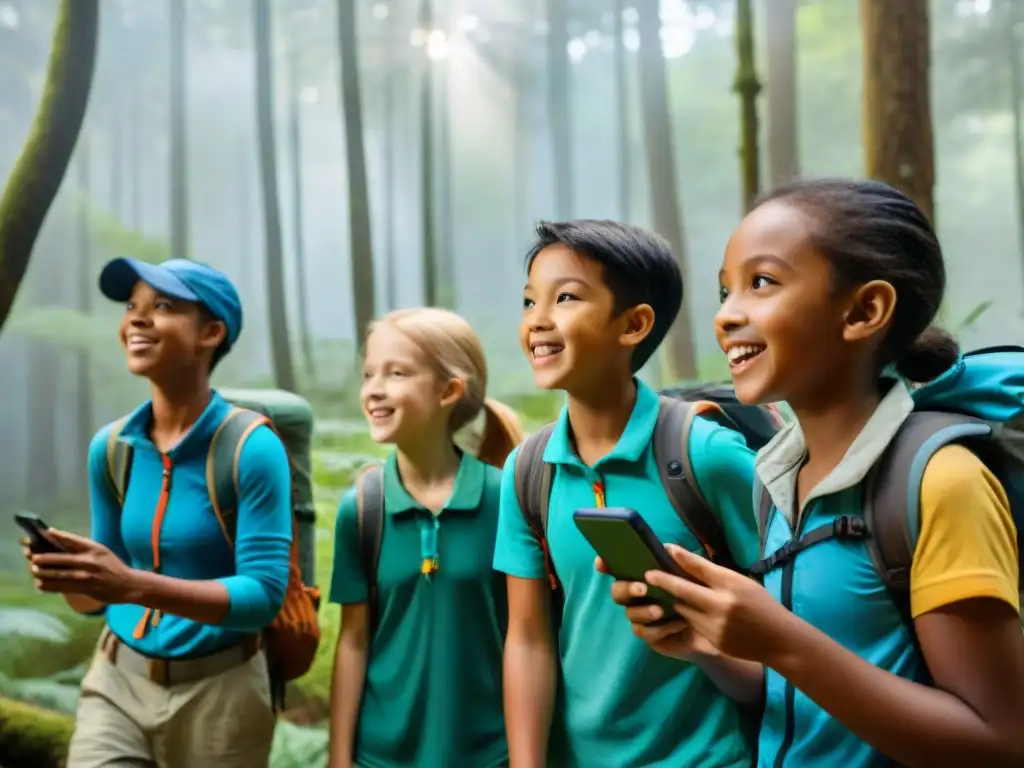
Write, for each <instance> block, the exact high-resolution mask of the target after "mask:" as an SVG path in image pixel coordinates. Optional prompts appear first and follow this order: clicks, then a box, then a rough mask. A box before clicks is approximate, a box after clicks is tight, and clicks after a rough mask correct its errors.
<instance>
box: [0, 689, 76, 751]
mask: <svg viewBox="0 0 1024 768" xmlns="http://www.w3.org/2000/svg"><path fill="white" fill-rule="evenodd" d="M74 727H75V721H74V719H73V718H71V717H68V716H67V715H62V714H60V713H59V712H52V711H50V710H46V709H41V708H39V707H33V706H31V705H29V704H22V703H21V702H17V701H11V700H10V699H4V698H0V760H2V761H3V765H5V766H7V767H8V768H63V766H64V764H65V761H66V760H67V755H68V742H69V741H71V733H72V731H73V730H74Z"/></svg>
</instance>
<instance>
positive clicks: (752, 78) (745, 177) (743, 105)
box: [733, 0, 761, 213]
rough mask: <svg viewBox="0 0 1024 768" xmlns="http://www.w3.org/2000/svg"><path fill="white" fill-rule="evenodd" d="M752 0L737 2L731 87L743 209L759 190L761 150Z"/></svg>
mask: <svg viewBox="0 0 1024 768" xmlns="http://www.w3.org/2000/svg"><path fill="white" fill-rule="evenodd" d="M751 3H752V0H737V3H736V65H737V67H736V80H735V82H734V84H733V90H734V91H735V92H736V93H737V94H738V95H739V97H740V168H741V173H740V177H741V186H742V194H743V200H742V204H743V212H744V213H746V212H747V211H749V210H750V206H751V205H753V203H754V199H755V198H756V197H757V195H758V193H759V192H760V191H761V153H760V142H759V141H758V129H757V95H758V94H759V93H760V92H761V83H760V81H759V80H758V79H757V64H756V62H755V59H754V11H753V9H752V8H751Z"/></svg>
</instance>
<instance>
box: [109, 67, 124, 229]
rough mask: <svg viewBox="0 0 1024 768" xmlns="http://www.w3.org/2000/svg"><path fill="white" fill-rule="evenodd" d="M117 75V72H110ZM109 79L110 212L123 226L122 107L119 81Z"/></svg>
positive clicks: (113, 78)
mask: <svg viewBox="0 0 1024 768" xmlns="http://www.w3.org/2000/svg"><path fill="white" fill-rule="evenodd" d="M111 74H113V75H114V76H115V77H117V75H118V73H116V72H113V73H111ZM115 77H111V78H110V79H111V80H112V81H113V82H111V83H110V91H111V92H110V94H109V98H110V101H111V103H110V113H109V119H110V126H109V129H108V136H109V137H110V157H109V158H108V160H109V162H110V212H111V213H112V214H113V215H114V217H115V218H116V219H117V223H118V224H119V225H121V226H124V167H125V162H124V156H125V143H124V108H123V104H122V98H123V97H122V95H121V83H120V82H117V81H116V80H115Z"/></svg>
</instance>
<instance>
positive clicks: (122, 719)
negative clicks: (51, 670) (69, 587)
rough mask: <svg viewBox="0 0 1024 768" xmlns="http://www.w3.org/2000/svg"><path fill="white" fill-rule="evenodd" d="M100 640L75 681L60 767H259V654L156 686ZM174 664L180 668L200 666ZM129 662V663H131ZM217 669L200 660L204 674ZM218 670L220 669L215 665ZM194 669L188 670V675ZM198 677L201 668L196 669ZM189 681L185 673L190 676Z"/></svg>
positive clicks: (262, 698)
mask: <svg viewBox="0 0 1024 768" xmlns="http://www.w3.org/2000/svg"><path fill="white" fill-rule="evenodd" d="M107 639H108V637H107V633H106V632H104V637H103V638H101V640H100V644H101V647H100V648H99V649H98V650H97V653H96V656H95V658H94V659H93V663H92V666H91V667H90V669H89V672H88V673H87V674H86V676H85V679H84V680H83V681H82V696H81V699H80V700H79V703H78V714H77V718H76V722H75V732H74V735H73V736H72V737H71V745H70V747H69V750H68V761H67V768H113V767H114V766H117V767H118V768H206V767H207V766H209V767H210V768H261V767H262V766H266V765H267V764H268V763H269V760H270V746H271V742H272V741H273V738H274V725H275V722H276V721H275V717H274V712H273V707H272V706H271V700H270V682H269V679H268V677H267V661H266V656H265V655H264V654H263V653H262V652H259V653H256V654H255V655H254V656H252V657H251V658H249V659H248V661H241V654H239V657H238V661H241V663H238V661H236V662H235V663H233V664H232V663H231V662H230V661H228V662H225V663H226V664H228V665H229V666H227V668H224V669H223V671H217V672H215V673H214V674H210V675H208V676H204V677H202V678H200V679H193V680H191V681H189V682H175V681H174V680H173V679H172V680H170V681H169V684H167V685H162V684H160V683H159V682H153V681H152V680H150V679H149V677H147V676H145V675H143V674H140V673H139V672H140V670H139V661H140V657H138V656H137V655H136V654H132V653H130V652H128V650H127V649H126V648H125V647H124V646H121V647H120V648H119V649H118V652H117V653H116V654H110V653H107V652H105V651H104V648H103V645H104V643H105V642H106V641H107ZM203 661H204V660H197V662H189V661H186V662H178V664H179V669H180V665H189V664H195V663H202V662H203ZM131 662H134V664H133V663H131ZM211 666H213V667H216V666H218V664H216V663H212V664H211V663H210V662H207V663H206V665H205V668H206V669H208V668H210V667H211ZM219 666H222V667H223V666H224V665H223V664H221V665H219ZM194 671H195V670H193V672H194ZM204 671H205V670H204ZM192 676H194V675H185V677H192Z"/></svg>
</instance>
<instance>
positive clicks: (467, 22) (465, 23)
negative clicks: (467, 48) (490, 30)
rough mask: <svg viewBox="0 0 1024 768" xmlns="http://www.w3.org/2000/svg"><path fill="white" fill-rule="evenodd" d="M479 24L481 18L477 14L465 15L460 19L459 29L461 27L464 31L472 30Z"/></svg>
mask: <svg viewBox="0 0 1024 768" xmlns="http://www.w3.org/2000/svg"><path fill="white" fill-rule="evenodd" d="M479 26H480V19H478V18H477V17H476V16H473V15H472V14H469V15H466V16H463V17H462V18H461V19H459V29H461V30H462V31H463V32H471V31H472V30H474V29H476V28H477V27H479Z"/></svg>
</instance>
